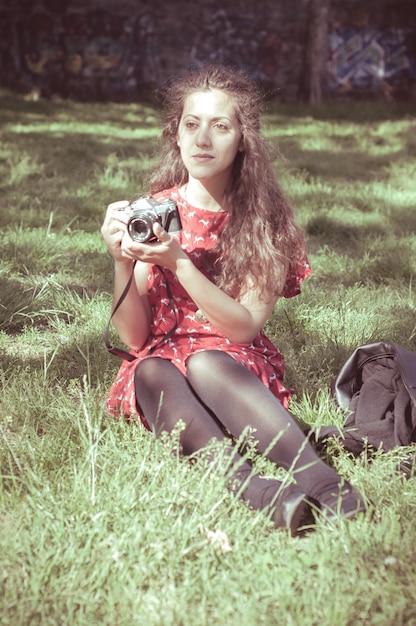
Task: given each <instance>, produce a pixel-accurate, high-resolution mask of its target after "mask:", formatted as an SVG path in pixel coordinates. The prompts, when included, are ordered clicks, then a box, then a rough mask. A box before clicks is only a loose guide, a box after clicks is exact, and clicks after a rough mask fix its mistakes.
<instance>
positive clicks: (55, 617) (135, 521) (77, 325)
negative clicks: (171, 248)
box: [0, 91, 416, 626]
mask: <svg viewBox="0 0 416 626" xmlns="http://www.w3.org/2000/svg"><path fill="white" fill-rule="evenodd" d="M0 122H1V128H0V136H1V142H0V186H1V195H0V229H1V249H2V260H1V265H0V298H1V299H0V354H1V370H0V380H1V388H0V389H1V396H0V397H1V400H0V407H1V411H0V476H1V482H0V555H1V556H0V623H1V624H2V625H3V624H4V625H10V626H20V625H26V624H31V626H32V625H41V626H45V625H49V624H50V625H51V626H52V625H53V626H55V625H56V624H60V625H61V624H62V625H76V626H78V625H81V626H82V625H86V626H87V625H88V626H93V625H95V624H97V625H98V624H100V625H103V624H104V625H109V626H110V625H111V626H115V625H117V626H124V625H129V626H130V625H137V626H142V625H144V624H145V625H146V626H171V625H172V626H179V625H181V626H202V625H208V624H209V625H210V626H211V625H213V624H215V625H219V626H237V625H238V626H252V625H255V626H257V625H260V624H265V625H267V626H270V625H279V626H299V625H302V626H303V625H305V626H315V625H316V626H318V625H319V626H333V625H334V624H337V625H338V626H350V625H351V626H356V625H357V624H362V625H364V624H365V625H374V626H378V625H380V626H390V625H391V624H395V625H397V626H405V625H406V626H408V625H413V626H415V625H416V608H415V607H416V591H415V589H416V565H415V560H414V545H415V540H416V530H415V524H414V512H415V507H416V476H415V474H414V473H411V474H410V476H409V475H406V474H404V473H403V472H402V471H400V470H399V466H400V464H401V463H402V462H403V461H405V460H406V459H408V457H409V456H411V457H414V449H413V448H412V447H409V448H398V449H396V450H394V451H392V452H390V453H387V454H382V453H380V452H377V453H375V454H373V455H371V456H369V455H367V454H363V455H362V456H361V457H359V458H355V457H353V456H351V455H349V454H347V453H346V452H345V451H344V450H342V449H341V448H340V446H339V444H336V443H335V442H334V443H332V444H331V445H329V446H328V449H327V451H326V454H327V459H328V462H329V463H331V464H333V465H334V466H335V467H336V469H337V470H338V471H339V473H340V474H342V475H343V476H345V477H347V478H348V479H349V480H351V481H352V482H353V483H354V484H355V485H356V486H357V487H358V488H359V489H360V491H361V492H362V493H363V494H364V496H365V497H366V499H367V500H368V502H369V503H370V510H369V512H368V514H366V515H365V516H364V517H362V518H360V519H357V520H354V521H349V522H342V521H341V522H340V523H339V524H338V525H334V526H331V525H323V524H322V523H320V524H319V525H318V526H317V528H316V529H315V530H314V531H313V532H309V533H307V534H306V535H305V536H303V537H297V538H291V537H289V536H288V535H287V534H286V533H285V532H283V531H275V530H274V529H273V528H272V526H271V524H270V522H269V520H268V519H267V518H266V517H265V516H264V515H263V514H261V513H254V512H252V511H250V510H249V509H247V508H246V507H245V506H244V505H242V504H241V503H239V502H238V501H236V500H235V499H234V498H233V497H232V496H231V495H230V494H229V493H228V491H227V490H226V489H225V487H224V485H225V475H226V469H227V466H226V461H225V458H226V455H224V456H222V455H221V449H219V451H218V464H217V466H216V467H213V466H212V465H211V464H209V463H208V462H207V461H205V460H204V459H201V460H200V461H199V462H198V463H196V464H191V463H189V462H188V461H185V460H183V459H181V458H180V457H179V455H178V452H177V450H178V433H174V434H173V435H172V436H171V437H166V439H164V440H156V439H154V438H153V436H151V435H149V434H148V433H147V432H146V431H145V430H144V429H143V428H142V427H141V426H140V425H139V424H136V423H129V424H127V423H120V422H116V421H114V420H113V419H112V418H111V417H110V416H109V415H107V414H106V412H105V398H106V393H107V390H108V387H109V385H110V384H111V382H112V380H113V379H114V376H115V374H116V371H117V368H118V366H119V362H118V361H117V359H116V358H115V357H112V356H110V355H108V354H107V352H106V350H105V347H104V343H103V332H104V329H105V326H106V324H107V321H108V317H109V312H110V305H111V282H112V262H111V259H110V258H109V255H108V253H107V252H106V249H105V246H104V244H103V242H102V240H101V236H100V226H101V223H102V220H103V216H104V213H105V209H106V206H107V204H109V203H110V202H112V201H114V200H117V199H122V198H127V199H128V198H131V197H132V196H134V195H135V194H136V193H139V192H141V191H142V185H143V179H144V174H145V172H146V169H147V168H149V167H151V165H152V163H153V160H154V153H155V151H156V140H157V136H158V133H159V123H160V112H159V111H158V110H157V109H155V108H152V107H151V106H148V105H146V106H145V105H140V104H94V103H88V104H85V103H84V104H80V103H75V102H71V101H48V102H45V101H38V102H28V101H25V100H24V99H22V98H19V97H17V96H15V95H13V94H11V93H8V92H4V91H3V92H2V93H1V94H0ZM264 128H265V132H266V133H267V135H268V137H269V138H270V140H271V142H272V143H274V144H275V145H276V144H278V145H279V147H280V150H281V152H282V154H283V157H282V158H279V159H277V160H276V172H278V174H279V176H280V178H281V180H282V183H283V185H284V187H285V189H286V190H287V193H288V194H289V196H290V197H291V199H292V201H293V204H294V207H295V211H296V214H297V217H298V220H299V222H300V223H301V224H302V226H303V227H304V229H305V231H306V233H307V237H308V249H309V255H310V260H311V263H312V266H313V270H314V271H313V274H312V276H311V277H310V278H309V279H308V281H306V283H305V285H304V289H303V293H302V294H301V295H300V296H299V297H297V298H294V299H293V300H284V301H280V302H278V304H277V306H276V309H275V311H274V313H273V315H272V316H271V318H270V320H269V322H268V323H267V331H268V334H269V336H270V337H271V338H272V339H273V340H274V341H275V342H276V344H277V345H278V346H279V347H280V348H281V349H282V351H283V353H284V354H285V357H286V363H287V383H288V385H290V386H291V387H295V388H296V390H297V394H296V395H295V396H294V399H293V403H292V405H291V410H292V411H293V412H294V413H295V414H297V415H298V416H299V417H300V418H301V419H302V420H303V421H304V422H306V423H307V424H314V425H321V424H333V423H335V424H338V425H340V426H341V425H342V420H343V416H342V414H341V413H340V411H339V410H338V409H337V408H336V407H335V405H334V404H333V402H332V400H331V399H330V397H329V393H328V388H329V385H330V382H331V380H332V378H333V377H334V376H335V374H336V373H337V371H338V370H339V368H340V367H341V365H342V364H343V363H344V362H345V360H346V358H347V357H348V356H349V355H350V354H351V352H352V351H353V350H354V349H355V348H356V347H358V346H359V345H361V344H364V343H368V342H372V341H378V340H391V341H396V342H397V343H399V344H401V345H403V346H404V347H407V348H408V349H410V350H416V297H415V280H416V278H415V267H416V244H415V232H416V192H415V184H414V181H415V179H416V161H415V154H416V121H415V117H414V114H413V113H412V110H411V107H410V105H405V104H400V103H390V104H387V103H377V102H371V103H365V102H359V103H354V102H348V103H342V102H340V103H330V104H326V105H325V106H324V107H322V108H320V109H312V108H310V107H306V106H301V105H293V106H289V105H278V104H273V105H270V108H269V110H268V112H267V114H266V115H265V116H264ZM113 339H115V338H114V337H113ZM258 465H259V468H261V469H263V471H266V472H273V471H275V470H274V468H272V467H270V464H268V462H264V461H261V460H260V459H259V460H258Z"/></svg>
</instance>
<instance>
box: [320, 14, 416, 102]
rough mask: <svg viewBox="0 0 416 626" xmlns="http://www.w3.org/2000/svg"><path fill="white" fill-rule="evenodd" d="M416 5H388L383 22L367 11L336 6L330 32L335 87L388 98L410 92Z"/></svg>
mask: <svg viewBox="0 0 416 626" xmlns="http://www.w3.org/2000/svg"><path fill="white" fill-rule="evenodd" d="M415 9H416V7H414V8H413V10H412V9H411V7H410V6H408V5H407V6H406V5H399V4H397V3H396V4H394V5H386V6H385V7H384V10H383V12H382V14H381V19H380V18H379V21H378V22H377V21H376V20H375V19H374V15H373V16H372V14H371V11H369V10H367V9H363V8H360V9H354V10H353V11H351V12H348V11H346V10H345V9H344V8H335V9H333V10H332V11H331V14H330V29H329V36H328V53H329V55H328V56H329V60H328V85H329V89H330V91H331V92H332V93H334V94H339V95H342V94H347V93H351V92H355V93H357V94H359V93H360V92H361V93H365V94H368V93H369V92H373V93H379V94H381V95H383V96H384V97H386V98H388V99H391V98H394V97H400V96H401V97H406V96H409V95H410V93H411V90H412V87H413V85H414V84H415V82H416V43H415V37H416V10H415ZM376 15H377V14H376Z"/></svg>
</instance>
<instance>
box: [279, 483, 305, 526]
mask: <svg viewBox="0 0 416 626" xmlns="http://www.w3.org/2000/svg"><path fill="white" fill-rule="evenodd" d="M270 510H271V512H272V515H271V519H272V521H273V523H274V525H275V527H276V528H285V529H286V530H290V534H291V535H292V537H294V536H295V535H296V534H297V533H298V530H299V528H300V527H301V526H303V525H304V523H305V521H306V520H307V519H308V518H309V516H310V507H309V504H308V502H307V501H306V495H305V494H304V493H303V491H301V489H299V487H298V486H297V485H288V486H287V487H284V488H283V489H282V490H281V491H280V493H279V495H278V496H277V498H276V500H275V502H274V503H273V504H272V505H271V506H270Z"/></svg>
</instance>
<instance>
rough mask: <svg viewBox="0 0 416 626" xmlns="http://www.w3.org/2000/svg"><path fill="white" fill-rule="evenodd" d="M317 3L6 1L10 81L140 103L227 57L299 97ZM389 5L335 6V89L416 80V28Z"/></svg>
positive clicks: (4, 44)
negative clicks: (189, 71) (191, 70)
mask: <svg viewBox="0 0 416 626" xmlns="http://www.w3.org/2000/svg"><path fill="white" fill-rule="evenodd" d="M307 3H308V0H280V1H276V0H262V1H261V2H258V0H257V1H255V0H239V1H238V2H235V1H233V0H212V1H209V2H206V1H204V0H202V1H201V2H198V3H196V2H194V1H193V0H192V1H191V0H177V1H175V2H170V3H166V2H164V1H163V0H119V1H118V2H117V0H101V1H98V0H95V1H94V0H90V2H81V0H15V2H14V3H13V6H10V3H9V2H6V0H0V85H2V86H5V87H9V88H12V89H16V90H19V91H21V92H25V93H29V92H31V91H34V92H37V93H39V94H40V95H42V96H43V97H52V96H60V97H70V98H74V99H81V100H90V99H104V100H105V99H112V100H131V99H138V98H146V97H147V96H149V97H150V95H151V94H152V93H153V91H154V87H155V86H159V85H161V84H162V83H164V82H165V81H166V80H167V79H168V78H169V77H170V76H172V75H173V74H175V73H176V72H178V71H181V70H182V69H183V68H186V67H189V66H191V65H193V66H198V65H202V64H203V63H206V62H207V61H221V62H225V63H232V64H235V65H238V66H241V67H243V68H244V69H246V71H248V72H249V73H250V74H251V75H252V76H253V77H254V78H256V79H258V80H259V81H260V82H262V83H263V85H264V86H265V88H266V90H267V91H268V92H269V94H270V96H271V97H273V96H278V97H279V98H281V99H283V100H288V99H294V98H296V97H297V95H298V93H299V81H300V76H301V74H302V58H303V57H302V49H303V42H304V41H305V33H306V29H307V24H306V23H305V16H306V14H307V11H306V10H305V9H306V5H307ZM380 4H381V3H380V2H377V3H376V5H377V7H378V13H377V15H375V14H373V15H372V14H371V11H370V12H367V13H366V14H365V15H362V14H360V12H357V13H354V14H353V16H352V19H351V17H350V18H348V19H347V16H348V15H350V12H347V13H344V12H343V11H342V10H335V11H333V12H332V14H331V21H330V34H329V40H328V85H329V90H330V92H331V93H333V94H341V93H345V92H352V91H354V90H360V89H366V90H373V91H380V92H382V93H384V94H386V95H387V96H388V97H394V95H395V94H396V93H398V92H399V91H400V90H401V91H403V92H404V91H405V88H404V87H405V86H406V87H407V88H408V87H409V85H411V84H413V83H414V82H415V50H414V45H413V44H412V42H413V41H414V33H415V31H416V27H415V25H414V24H411V23H409V20H407V23H406V22H405V24H403V15H401V14H400V12H399V13H398V12H397V11H396V12H395V11H392V10H390V9H388V7H387V8H386V10H385V11H384V14H383V21H382V22H381V21H380V10H379V9H380ZM344 5H345V3H343V6H344ZM412 35H413V39H412ZM412 46H413V47H412Z"/></svg>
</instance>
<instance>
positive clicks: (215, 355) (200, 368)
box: [186, 350, 234, 385]
mask: <svg viewBox="0 0 416 626" xmlns="http://www.w3.org/2000/svg"><path fill="white" fill-rule="evenodd" d="M233 362H234V360H233V358H232V357H231V356H230V355H229V354H226V353H225V352H220V351H219V350H204V351H202V352H196V353H195V354H193V355H192V356H190V357H189V359H188V361H187V364H186V375H187V378H188V380H189V382H190V383H191V385H192V383H193V382H198V381H201V382H205V383H206V382H207V381H208V380H212V379H218V377H220V378H221V376H222V373H223V374H224V375H225V368H226V367H227V365H228V366H229V365H230V364H231V363H233Z"/></svg>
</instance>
